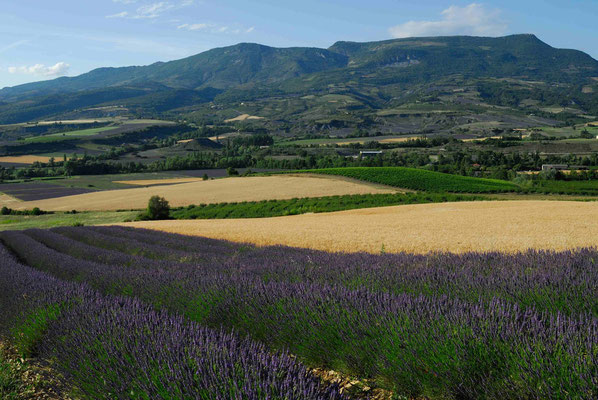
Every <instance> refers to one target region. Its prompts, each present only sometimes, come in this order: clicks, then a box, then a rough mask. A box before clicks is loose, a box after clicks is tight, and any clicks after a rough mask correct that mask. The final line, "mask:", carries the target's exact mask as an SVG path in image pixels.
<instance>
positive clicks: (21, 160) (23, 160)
mask: <svg viewBox="0 0 598 400" xmlns="http://www.w3.org/2000/svg"><path fill="white" fill-rule="evenodd" d="M36 161H39V162H42V163H47V162H48V161H50V157H46V156H34V155H24V156H4V157H0V163H11V164H33V163H34V162H36Z"/></svg>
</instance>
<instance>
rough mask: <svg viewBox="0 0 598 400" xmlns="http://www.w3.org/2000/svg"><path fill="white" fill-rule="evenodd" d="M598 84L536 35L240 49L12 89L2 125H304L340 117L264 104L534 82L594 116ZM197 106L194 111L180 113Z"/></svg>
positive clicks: (479, 90)
mask: <svg viewBox="0 0 598 400" xmlns="http://www.w3.org/2000/svg"><path fill="white" fill-rule="evenodd" d="M594 77H598V61H596V60H594V59H593V58H592V57H590V56H589V55H587V54H585V53H583V52H580V51H576V50H562V49H555V48H553V47H551V46H549V45H548V44H546V43H544V42H542V41H540V40H539V39H538V38H537V37H535V36H534V35H513V36H507V37H501V38H485V37H467V36H459V37H434V38H409V39H396V40H387V41H381V42H369V43H354V42H338V43H336V44H334V45H333V46H331V47H330V48H329V49H318V48H286V49H279V48H273V47H268V46H263V45H259V44H250V43H241V44H238V45H235V46H230V47H224V48H218V49H213V50H209V51H207V52H204V53H201V54H197V55H195V56H192V57H188V58H184V59H181V60H175V61H170V62H158V63H155V64H152V65H148V66H139V67H123V68H100V69H96V70H93V71H91V72H89V73H86V74H83V75H80V76H77V77H72V78H70V77H63V78H58V79H55V80H50V81H44V82H36V83H29V84H25V85H20V86H16V87H12V88H4V89H2V90H0V123H15V122H22V121H30V120H36V119H40V118H44V117H48V116H55V115H60V114H61V113H66V112H69V111H73V110H81V109H85V108H86V107H92V106H97V105H114V104H117V105H120V106H124V107H131V108H132V109H133V111H131V112H132V113H136V114H137V115H141V114H143V113H146V115H147V114H148V113H149V114H159V113H164V112H170V111H171V110H175V111H174V112H175V114H179V115H180V114H181V113H187V112H189V111H195V110H197V106H198V105H200V104H202V103H206V102H215V103H217V104H218V107H216V109H218V110H225V111H227V110H228V115H226V116H225V118H221V119H222V120H224V119H227V118H231V116H232V117H234V116H236V115H235V114H234V112H233V106H234V105H236V106H238V105H239V103H241V102H244V101H254V100H260V101H262V104H260V105H258V107H260V108H261V109H263V110H264V113H267V112H268V110H273V112H274V111H275V112H274V115H276V116H277V118H280V115H281V112H282V113H288V114H292V115H293V116H295V117H296V116H297V114H298V113H302V115H301V116H300V117H298V119H300V120H310V121H317V120H320V119H323V120H330V119H334V118H329V114H335V113H337V110H333V111H332V112H329V110H320V109H321V108H322V107H319V108H320V109H318V107H316V106H315V105H313V104H305V105H303V104H297V105H296V106H295V104H293V107H291V108H289V107H282V108H281V107H279V106H278V105H275V104H274V105H273V104H271V103H268V104H266V103H264V101H263V100H264V99H266V100H272V99H275V98H276V97H287V98H289V99H291V100H292V101H295V100H293V99H296V98H302V97H304V96H310V95H313V94H327V93H339V91H340V92H341V93H342V94H346V95H348V96H349V97H350V99H349V100H350V101H349V103H351V104H349V105H350V109H349V110H345V111H348V112H346V113H344V112H340V114H343V113H344V114H351V113H350V111H351V110H363V109H365V110H370V111H372V110H377V109H381V108H384V107H385V106H387V105H389V104H391V105H393V104H394V103H397V99H400V101H407V100H409V101H410V100H414V99H416V100H421V98H422V96H423V97H425V96H429V95H430V94H431V95H432V96H433V95H434V93H436V92H442V90H443V88H445V87H446V86H447V84H449V85H455V84H456V85H457V88H460V87H469V88H470V89H471V93H473V95H474V97H475V96H478V97H477V98H476V99H477V100H474V101H473V102H474V103H475V102H476V101H477V102H487V103H490V104H499V105H505V104H504V103H505V99H510V98H512V97H513V93H512V92H513V91H515V92H517V91H518V92H517V93H516V94H515V95H514V97H515V98H516V99H520V98H521V97H525V96H526V93H527V92H530V90H529V89H530V88H529V87H527V86H529V85H532V84H533V85H535V87H534V91H533V92H534V93H535V94H537V96H536V97H539V100H538V99H534V101H537V102H540V103H541V104H546V105H554V104H555V102H557V103H558V102H561V103H565V104H573V105H574V106H576V107H579V108H580V109H581V110H582V111H583V112H589V111H590V110H594V109H598V104H596V101H595V100H592V93H591V91H589V90H588V89H587V87H588V86H587V85H596V81H595V80H593V79H592V78H594ZM487 80H491V82H487ZM526 85H527V86H526ZM584 87H585V88H586V89H583V88H584ZM451 90H454V88H451ZM64 93H69V94H70V95H69V96H66V97H65V96H62V94H64ZM505 93H506V94H505ZM479 96H482V98H481V99H480V98H479ZM466 102H469V103H471V102H472V101H471V100H467V99H466ZM328 103H332V101H330V102H328ZM461 103H463V101H460V103H459V104H461ZM506 105H509V106H512V105H514V106H517V105H518V104H509V103H507V104H506ZM188 107H195V108H193V109H192V110H184V111H181V110H178V111H176V110H177V109H181V108H188ZM312 111H315V112H312ZM212 114H214V113H212ZM237 115H238V113H237ZM255 115H259V113H256V114H255ZM322 116H324V117H323V118H322ZM286 117H287V116H284V118H286ZM217 118H220V116H219V115H218V116H217Z"/></svg>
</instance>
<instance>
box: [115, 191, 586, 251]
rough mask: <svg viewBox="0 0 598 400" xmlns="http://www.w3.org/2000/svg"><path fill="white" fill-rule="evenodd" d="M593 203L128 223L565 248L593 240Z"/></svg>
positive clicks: (256, 238)
mask: <svg viewBox="0 0 598 400" xmlns="http://www.w3.org/2000/svg"><path fill="white" fill-rule="evenodd" d="M596 221H598V203H595V202H572V201H491V202H464V203H440V204H418V205H405V206H395V207H382V208H369V209H361V210H350V211H341V212H334V213H323V214H304V215H296V216H288V217H276V218H264V219H225V220H186V221H147V222H135V223H130V224H127V225H129V226H133V227H138V228H149V229H156V230H162V231H166V232H172V233H182V234H187V235H197V236H205V237H210V238H216V239H228V240H233V241H238V242H249V243H255V244H258V245H274V244H282V245H288V246H295V247H307V248H312V249H318V250H327V251H344V252H359V251H366V252H370V253H379V252H380V251H381V250H382V249H384V251H386V252H401V251H406V252H410V253H428V252H435V251H450V252H456V253H462V252H468V251H501V252H517V251H524V250H527V249H530V248H533V249H553V250H565V249H572V248H577V247H586V246H597V245H598V222H596Z"/></svg>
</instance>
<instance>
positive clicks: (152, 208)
mask: <svg viewBox="0 0 598 400" xmlns="http://www.w3.org/2000/svg"><path fill="white" fill-rule="evenodd" d="M147 216H148V218H149V219H152V220H158V219H168V218H169V217H170V204H168V201H166V199H165V198H164V197H160V196H152V197H151V198H150V199H149V202H148V204H147Z"/></svg>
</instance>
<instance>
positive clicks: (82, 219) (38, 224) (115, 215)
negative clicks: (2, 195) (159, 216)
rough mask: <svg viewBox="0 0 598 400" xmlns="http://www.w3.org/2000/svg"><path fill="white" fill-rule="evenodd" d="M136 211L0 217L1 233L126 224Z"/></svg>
mask: <svg viewBox="0 0 598 400" xmlns="http://www.w3.org/2000/svg"><path fill="white" fill-rule="evenodd" d="M137 214H138V212H136V211H123V212H112V211H110V212H107V211H98V212H95V211H94V212H79V213H76V214H73V213H70V212H56V213H52V214H46V215H0V231H6V230H22V229H31V228H40V229H44V228H53V227H57V226H74V225H99V224H112V223H119V222H124V221H126V220H131V219H133V218H135V216H136V215H137Z"/></svg>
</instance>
